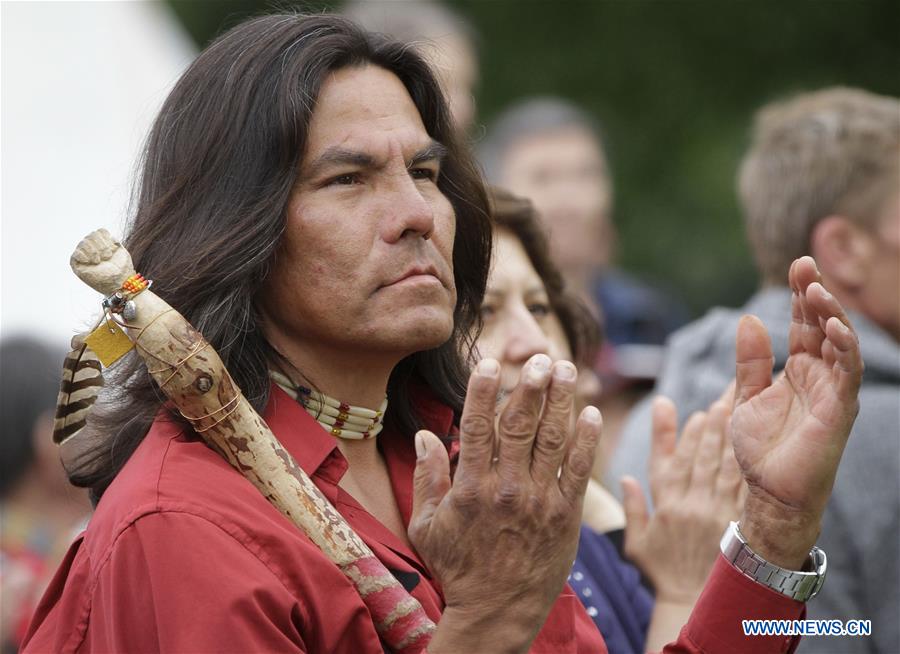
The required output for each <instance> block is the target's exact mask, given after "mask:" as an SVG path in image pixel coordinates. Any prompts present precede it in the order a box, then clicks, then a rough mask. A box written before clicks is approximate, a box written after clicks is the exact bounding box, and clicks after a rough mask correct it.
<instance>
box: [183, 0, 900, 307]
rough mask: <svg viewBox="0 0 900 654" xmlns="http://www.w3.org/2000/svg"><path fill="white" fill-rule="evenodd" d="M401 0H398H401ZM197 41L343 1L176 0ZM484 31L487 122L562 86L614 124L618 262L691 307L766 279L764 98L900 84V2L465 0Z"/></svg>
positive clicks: (609, 126)
mask: <svg viewBox="0 0 900 654" xmlns="http://www.w3.org/2000/svg"><path fill="white" fill-rule="evenodd" d="M398 1H399V0H398ZM170 4H171V6H172V7H173V9H174V10H175V12H176V14H177V15H178V16H179V18H180V19H181V20H182V21H183V23H184V25H185V27H186V28H187V29H188V31H189V33H190V34H191V35H192V36H193V37H194V39H195V40H196V41H197V43H198V45H199V46H200V47H202V46H203V45H205V44H206V43H207V42H208V41H209V40H210V39H212V38H213V37H214V36H215V35H216V34H217V33H219V32H220V31H222V30H224V29H227V28H228V27H231V26H233V25H234V24H236V23H238V22H240V20H242V19H243V18H246V17H247V16H249V15H254V14H258V13H263V12H266V11H270V10H273V9H276V8H281V9H285V8H291V9H293V8H303V9H307V10H310V11H321V10H322V9H326V8H328V7H330V6H334V3H328V2H311V3H310V2H307V3H303V4H286V3H284V2H279V3H277V4H275V3H272V2H266V1H264V0H225V1H220V2H196V1H189V2H185V1H183V0H170ZM449 4H451V5H453V6H454V7H456V8H457V9H459V10H460V11H461V12H462V13H464V14H465V15H466V16H467V17H468V18H469V19H470V20H471V22H472V23H473V25H474V26H475V28H476V29H477V30H478V32H479V34H480V40H481V42H480V54H481V69H482V70H481V74H482V83H481V88H480V89H479V91H478V106H479V122H480V123H481V124H482V125H486V126H489V125H490V121H491V119H492V117H494V116H495V115H497V113H498V112H499V111H501V110H502V109H503V108H504V107H505V106H506V105H507V104H508V103H510V102H512V101H514V100H516V99H519V98H523V97H526V96H530V95H534V94H556V95H561V96H565V97H568V98H570V99H572V100H574V101H576V102H577V103H579V104H581V105H583V106H584V107H585V108H586V109H587V110H589V111H590V112H592V113H593V114H595V115H596V116H597V118H598V119H599V121H600V123H601V125H602V126H603V130H604V137H605V140H606V145H607V148H608V150H609V155H610V159H611V162H612V167H613V171H614V176H615V189H616V208H615V221H616V224H617V226H618V229H619V232H620V237H621V239H620V249H619V261H620V264H621V265H622V267H624V268H626V269H628V270H630V271H632V272H635V273H637V274H639V275H641V276H643V277H645V278H649V279H653V280H654V281H656V282H658V283H662V284H663V285H665V286H668V287H669V288H670V289H671V290H672V292H674V293H676V294H678V295H680V296H681V297H682V299H684V300H685V301H686V302H688V304H689V306H690V308H691V310H692V311H693V312H694V313H695V314H696V313H700V312H702V311H703V310H704V309H705V308H707V307H709V306H711V305H713V304H729V305H735V304H738V303H741V302H743V300H744V299H745V298H746V297H747V296H748V295H749V294H750V293H752V291H753V290H754V288H755V287H756V275H755V273H754V270H753V265H752V262H751V260H750V255H749V253H748V251H747V247H746V245H745V243H744V235H743V228H742V225H741V220H740V212H739V210H738V207H737V203H736V199H735V193H734V175H735V170H736V167H737V163H738V161H739V160H740V157H741V154H742V152H743V151H744V149H745V147H746V145H747V141H748V134H749V127H750V123H751V121H752V117H753V113H754V111H755V110H756V108H757V107H759V106H760V105H762V104H764V103H765V102H768V101H770V100H773V99H775V98H778V97H781V96H784V95H788V94H791V93H793V92H797V91H802V90H809V89H815V88H819V87H822V86H829V85H836V84H840V85H851V86H859V87H863V88H866V89H869V90H872V91H875V92H879V93H885V94H888V95H893V96H898V95H900V3H898V2H889V1H884V2H882V1H878V2H876V1H867V0H816V1H813V2H810V1H790V0H780V1H773V0H760V1H752V2H751V1H746V0H744V1H735V0H717V1H710V0H665V1H664V0H652V1H647V0H615V1H613V0H605V1H590V2H589V1H574V0H571V1H565V0H555V1H552V0H455V1H454V2H450V3H449Z"/></svg>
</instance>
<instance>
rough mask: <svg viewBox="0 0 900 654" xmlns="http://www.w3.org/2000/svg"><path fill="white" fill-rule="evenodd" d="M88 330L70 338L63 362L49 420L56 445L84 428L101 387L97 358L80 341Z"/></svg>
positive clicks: (101, 377) (101, 375)
mask: <svg viewBox="0 0 900 654" xmlns="http://www.w3.org/2000/svg"><path fill="white" fill-rule="evenodd" d="M88 333H89V332H86V333H84V334H78V335H76V336H75V337H74V338H72V351H71V352H69V353H68V354H67V355H66V359H65V361H64V362H63V371H62V383H61V384H60V387H59V398H58V399H57V401H56V418H55V420H54V421H53V442H54V443H56V444H57V445H62V444H63V443H64V442H65V441H67V440H68V439H69V438H71V437H72V436H74V435H75V434H77V433H78V432H79V431H81V429H82V428H84V426H85V424H87V416H88V413H89V412H90V410H91V407H92V406H93V405H94V402H95V401H96V400H97V395H99V394H100V389H101V388H102V387H103V373H102V370H103V367H102V366H101V365H100V359H98V358H97V355H96V354H94V352H93V351H92V350H91V349H90V348H89V347H88V346H87V344H86V343H85V342H84V339H85V338H86V337H87V335H88Z"/></svg>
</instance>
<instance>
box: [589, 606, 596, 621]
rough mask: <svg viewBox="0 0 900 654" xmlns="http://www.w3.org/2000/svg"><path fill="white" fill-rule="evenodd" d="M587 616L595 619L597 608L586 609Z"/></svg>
mask: <svg viewBox="0 0 900 654" xmlns="http://www.w3.org/2000/svg"><path fill="white" fill-rule="evenodd" d="M587 614H588V615H589V616H591V617H592V618H594V617H597V607H596V606H589V607H587Z"/></svg>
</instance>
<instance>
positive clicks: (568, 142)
mask: <svg viewBox="0 0 900 654" xmlns="http://www.w3.org/2000/svg"><path fill="white" fill-rule="evenodd" d="M501 165H502V174H501V177H502V180H503V185H504V186H506V187H507V188H508V189H509V190H510V191H512V192H513V193H515V194H516V195H521V196H522V197H525V198H528V199H529V200H531V201H532V202H533V203H534V206H535V208H536V209H537V211H538V212H539V214H540V216H541V219H542V220H543V221H544V223H545V225H546V226H547V228H548V230H549V232H550V245H551V248H552V251H553V258H554V260H555V261H556V262H558V264H559V265H561V266H563V267H564V269H565V270H566V272H567V273H578V272H579V271H584V270H590V269H593V268H595V267H601V268H602V267H605V266H608V265H609V263H610V259H611V247H612V237H613V233H612V229H611V225H610V222H609V215H608V214H609V204H610V190H609V180H608V178H607V171H606V165H605V163H604V160H603V156H602V155H601V153H600V150H599V149H598V148H597V143H596V141H595V139H594V137H593V135H592V134H590V133H588V132H587V131H585V130H584V129H581V128H577V127H571V128H565V129H560V130H557V131H553V132H547V133H545V134H539V135H536V136H531V137H527V138H523V139H522V140H520V141H519V142H517V143H516V144H514V145H513V146H512V147H511V148H510V149H509V151H508V152H507V153H506V156H505V157H504V160H503V162H502V164H501Z"/></svg>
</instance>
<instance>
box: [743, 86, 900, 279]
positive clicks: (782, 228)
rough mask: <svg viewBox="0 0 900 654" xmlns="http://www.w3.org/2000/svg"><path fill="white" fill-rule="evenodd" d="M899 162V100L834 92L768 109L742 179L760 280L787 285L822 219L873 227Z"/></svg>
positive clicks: (892, 189) (758, 126)
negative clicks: (790, 271) (792, 267)
mask: <svg viewBox="0 0 900 654" xmlns="http://www.w3.org/2000/svg"><path fill="white" fill-rule="evenodd" d="M898 162H900V100H897V99H896V98H890V97H885V96H879V95H875V94H873V93H869V92H866V91H861V90H858V89H850V88H829V89H824V90H821V91H817V92H814V93H804V94H801V95H798V96H796V97H793V98H791V99H789V100H787V101H783V102H777V103H773V104H770V105H767V106H765V107H763V108H762V109H761V110H760V111H759V112H758V113H757V115H756V121H755V125H754V131H753V143H752V145H751V147H750V151H749V152H748V153H747V154H746V156H745V157H744V160H743V162H742V164H741V167H740V172H739V175H738V192H739V195H740V200H741V204H742V206H743V211H744V219H745V222H746V227H747V233H748V237H749V239H750V244H751V247H752V249H753V254H754V257H755V259H756V263H757V266H758V268H759V270H760V272H761V274H762V278H763V283H764V284H766V285H772V284H782V285H783V284H784V283H785V280H786V279H787V273H788V268H789V267H790V264H791V262H792V261H793V260H794V259H796V258H797V257H800V256H803V255H804V254H808V253H809V243H810V237H811V234H812V231H813V228H814V227H815V225H816V223H818V222H819V221H820V220H822V219H823V218H826V217H828V216H830V215H842V216H844V217H846V218H848V219H850V220H853V221H854V222H856V223H859V224H862V225H864V226H868V225H871V223H872V222H873V221H874V219H875V218H876V217H877V216H878V214H879V212H880V211H881V209H882V208H883V206H884V203H885V201H886V200H887V198H888V197H889V194H890V193H896V192H897V190H898V172H900V171H898Z"/></svg>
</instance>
